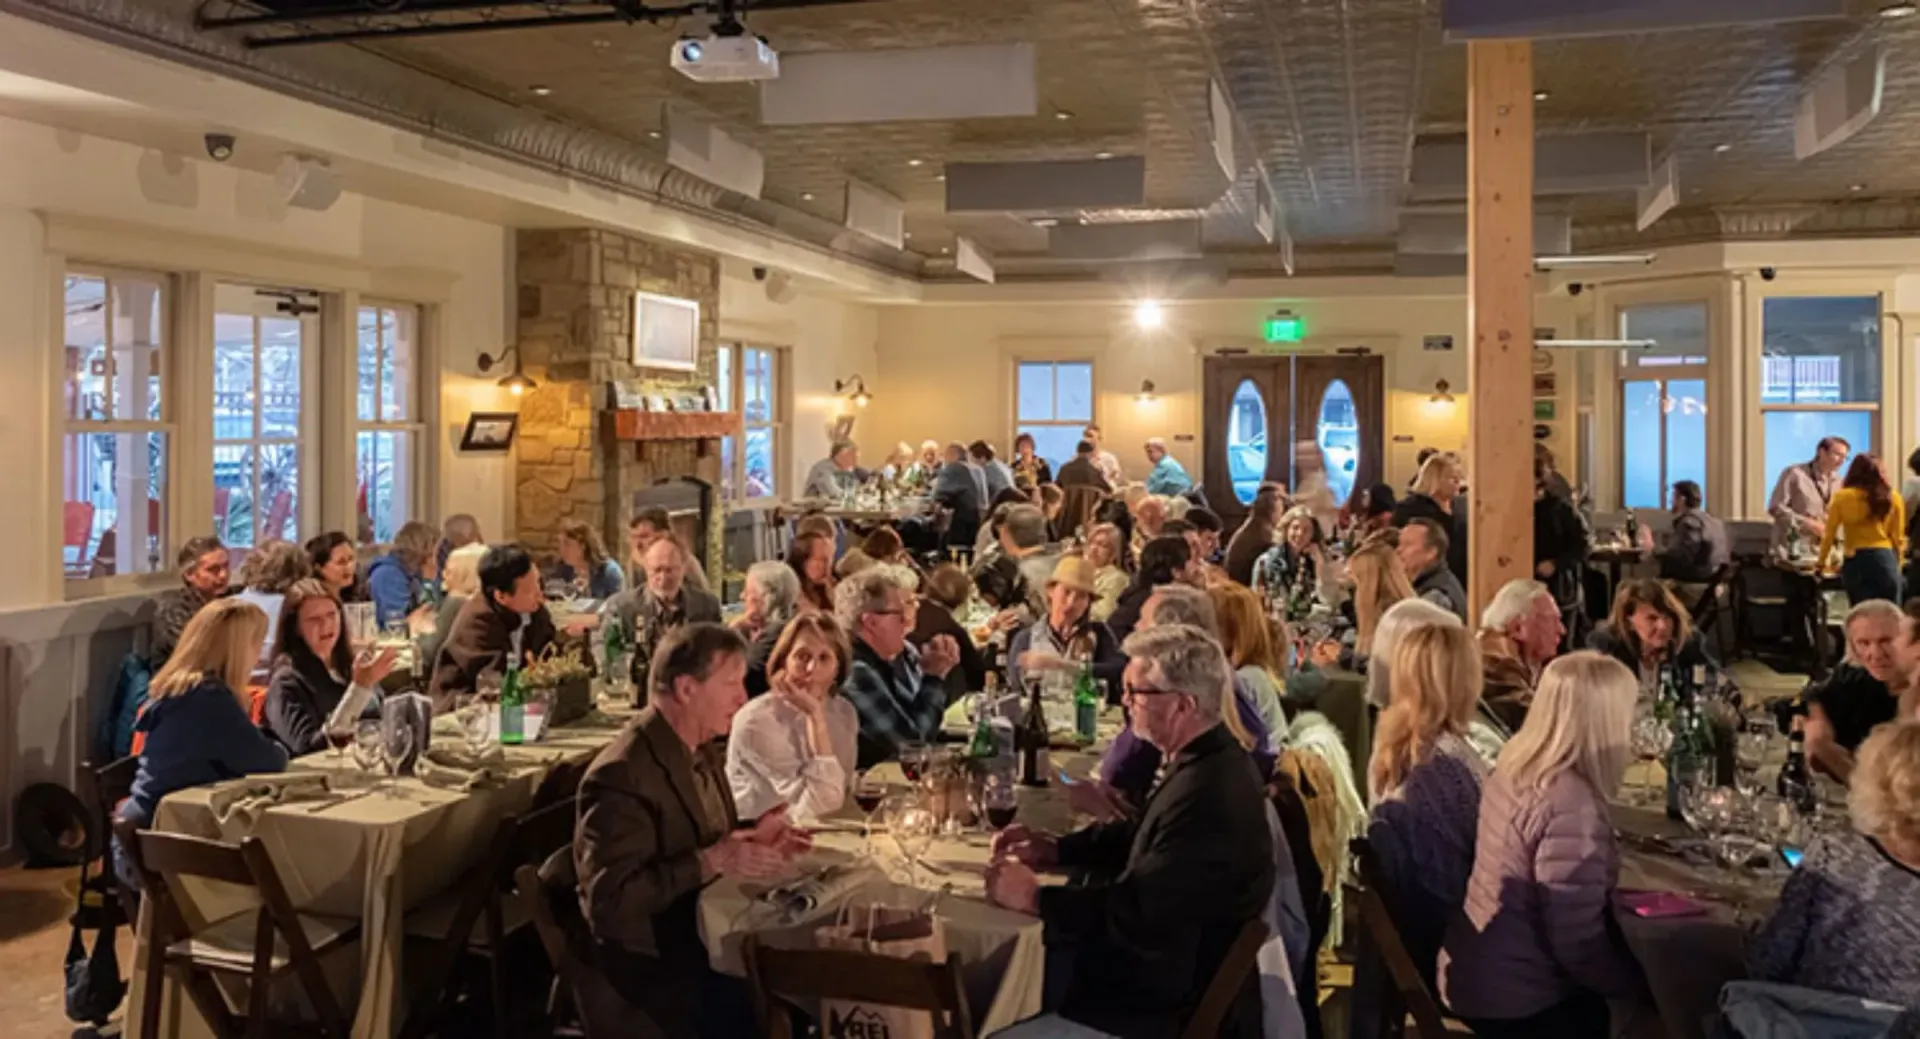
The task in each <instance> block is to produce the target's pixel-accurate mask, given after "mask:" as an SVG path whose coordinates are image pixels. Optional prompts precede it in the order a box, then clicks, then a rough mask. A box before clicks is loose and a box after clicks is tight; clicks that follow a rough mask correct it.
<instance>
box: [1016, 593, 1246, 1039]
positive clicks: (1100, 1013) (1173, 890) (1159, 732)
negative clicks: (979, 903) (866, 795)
mask: <svg viewBox="0 0 1920 1039" xmlns="http://www.w3.org/2000/svg"><path fill="white" fill-rule="evenodd" d="M1125 652H1126V654H1127V656H1128V657H1129V658H1131V659H1130V660H1129V662H1128V664H1127V669H1126V673H1125V687H1126V703H1127V707H1128V710H1129V713H1130V724H1131V725H1132V726H1133V728H1134V731H1135V732H1136V733H1137V734H1138V735H1139V736H1140V738H1142V739H1144V740H1146V741H1148V742H1149V743H1152V744H1153V745H1154V746H1156V747H1158V748H1159V749H1160V751H1161V753H1162V754H1163V755H1165V758H1166V760H1167V761H1168V762H1169V764H1168V765H1167V768H1166V773H1165V777H1164V778H1163V779H1162V780H1161V781H1160V784H1159V786H1157V787H1156V788H1155V789H1154V790H1153V792H1152V793H1151V794H1150V795H1149V796H1148V798H1147V801H1146V807H1145V809H1144V810H1143V811H1142V812H1141V815H1140V818H1139V819H1137V820H1121V821H1118V822H1111V823H1102V824H1098V825H1095V826H1091V827H1088V828H1086V829H1084V830H1081V831H1079V832H1077V833H1073V834H1069V835H1067V836H1064V837H1059V838H1054V837H1049V836H1045V835H1042V834H1038V833H1035V832H1033V831H1031V830H1029V829H1027V828H1026V827H1024V826H1018V825H1015V826H1009V827H1007V828H1006V829H1005V830H1003V831H1001V832H1000V834H999V835H997V836H996V837H995V838H994V863H993V865H992V866H991V867H989V869H988V872H987V896H988V898H989V899H991V900H992V901H993V902H994V903H996V904H998V905H1000V906H1003V907H1005V908H1007V909H1012V910H1015V911H1018V912H1023V913H1031V914H1034V915H1037V916H1039V917H1040V919H1041V921H1042V922H1043V923H1044V924H1045V926H1046V943H1047V948H1048V952H1049V956H1048V979H1047V988H1048V991H1049V993H1050V996H1049V1002H1050V1003H1051V1002H1055V1000H1054V999H1053V998H1052V995H1051V994H1052V993H1056V992H1057V993H1059V994H1060V998H1059V999H1058V1000H1057V1002H1058V1004H1059V1010H1060V1013H1061V1014H1062V1015H1063V1016H1065V1017H1068V1018H1070V1019H1072V1020H1074V1021H1077V1022H1080V1023H1081V1024H1085V1025H1088V1026H1090V1027H1094V1028H1098V1029H1100V1030H1102V1031H1105V1032H1108V1033H1110V1034H1113V1035H1118V1036H1123V1037H1135V1036H1139V1037H1146V1036H1162V1035H1165V1036H1172V1035H1176V1034H1178V1033H1179V1030H1180V1028H1181V1026H1182V1024H1183V1022H1184V1020H1185V1018H1186V1017H1187V1016H1189V1015H1190V1014H1191V1013H1192V1012H1193V1009H1194V1007H1195V1005H1196V1004H1197V1003H1198V1002H1199V1000H1200V997H1201V994H1202V993H1203V992H1205V990H1206V987H1207V984H1208V983H1209V982H1210V981H1211V980H1212V979H1213V976H1214V974H1215V973H1216V972H1217V971H1218V969H1219V967H1220V963H1221V961H1222V959H1223V958H1224V957H1225V955H1226V952H1227V948H1228V947H1229V946H1230V945H1232V944H1233V941H1234V939H1235V938H1236V937H1237V936H1238V935H1239V934H1240V932H1241V930H1242V929H1243V928H1245V926H1246V925H1247V923H1248V922H1249V921H1252V920H1255V919H1259V918H1260V917H1261V916H1262V915H1263V914H1264V913H1265V911H1266V908H1267V902H1268V899H1269V897H1270V896H1271V895H1272V892H1273V884H1274V855H1273V840H1272V835H1271V832H1270V831H1269V829H1268V823H1267V804H1266V800H1265V793H1264V790H1263V789H1262V786H1261V782H1260V776H1259V773H1258V772H1257V771H1256V769H1255V768H1254V765H1253V761H1252V759H1251V758H1249V757H1248V756H1247V753H1246V751H1245V750H1243V749H1241V747H1240V744H1239V743H1238V742H1237V741H1236V740H1235V739H1234V738H1233V735H1232V734H1231V733H1230V732H1228V731H1227V728H1226V726H1225V725H1224V724H1223V723H1222V722H1221V711H1222V709H1223V706H1222V704H1223V701H1224V699H1225V697H1226V696H1228V695H1231V694H1230V693H1229V690H1230V689H1231V688H1232V684H1231V683H1232V669H1231V668H1230V666H1229V665H1228V663H1227V658H1226V655H1225V654H1224V653H1222V652H1221V650H1220V646H1219V644H1218V643H1216V642H1214V641H1213V640H1212V639H1211V638H1209V637H1208V636H1207V635H1206V634H1205V633H1204V632H1202V631H1200V630H1199V629H1198V628H1193V627H1189V626H1186V625H1171V626H1166V627H1157V628H1153V629H1151V630H1148V631H1142V632H1140V633H1139V634H1137V635H1134V636H1133V637H1132V638H1129V639H1128V640H1127V642H1126V646H1125ZM1226 709H1231V705H1227V707H1226ZM1052 868H1060V869H1069V870H1076V871H1082V872H1084V873H1085V874H1086V875H1087V876H1088V878H1089V880H1088V883H1086V884H1084V885H1077V886H1049V887H1045V888H1042V887H1041V886H1040V885H1039V880H1038V878H1037V876H1036V875H1035V873H1034V870H1036V869H1052ZM1249 982H1251V978H1250V979H1249ZM1242 997H1243V998H1241V999H1240V1000H1239V1001H1238V1002H1237V1003H1236V1004H1235V1006H1234V1009H1233V1010H1232V1011H1230V1012H1229V1014H1228V1016H1227V1018H1226V1020H1225V1022H1224V1023H1223V1025H1222V1027H1221V1030H1220V1033H1219V1034H1220V1035H1221V1036H1223V1037H1226V1036H1253V1035H1257V1034H1259V1030H1260V1021H1261V1018H1260V1001H1259V998H1258V992H1257V989H1255V988H1254V987H1252V985H1251V984H1249V986H1248V988H1246V989H1245V990H1243V992H1242Z"/></svg>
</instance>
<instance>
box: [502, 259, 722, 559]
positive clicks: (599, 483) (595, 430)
mask: <svg viewBox="0 0 1920 1039" xmlns="http://www.w3.org/2000/svg"><path fill="white" fill-rule="evenodd" d="M517 252H518V267H517V278H518V282H519V288H518V306H519V348H520V356H521V359H522V364H523V365H524V367H525V371H526V373H527V375H528V376H530V377H532V378H533V380H534V381H535V382H537V383H538V384H539V386H538V388H537V389H534V390H533V391H531V392H529V393H527V394H526V395H525V396H523V397H522V398H521V400H520V433H519V439H518V446H517V447H516V449H515V473H514V490H515V493H514V528H515V536H516V537H518V538H519V539H520V540H521V541H522V542H523V543H525V544H526V545H527V546H528V547H529V548H530V549H533V550H534V551H535V552H536V553H540V552H551V551H554V550H555V549H556V548H557V545H556V541H557V539H558V536H559V531H560V528H561V526H563V525H564V524H567V523H572V522H576V521H579V522H587V523H592V524H594V525H595V526H597V527H598V528H599V530H600V532H601V536H602V537H604V538H605V539H606V540H607V549H608V551H609V552H610V553H612V554H613V555H614V556H615V557H616V558H619V559H621V560H624V559H625V558H626V548H625V545H626V530H627V516H628V513H629V512H630V511H631V508H632V502H633V494H634V492H635V491H637V490H640V489H641V488H643V487H647V486H650V485H652V484H653V483H655V482H657V481H658V480H660V479H664V478H668V477H678V476H693V477H697V478H699V479H701V480H704V481H706V482H707V483H708V484H710V485H711V486H712V487H713V489H714V492H713V509H712V514H711V516H710V517H709V519H710V522H709V524H708V530H707V532H706V539H707V551H706V554H707V559H708V560H709V571H710V572H712V573H713V578H714V580H715V582H716V588H715V590H716V591H718V590H719V589H718V587H717V582H718V581H719V574H718V572H717V571H714V567H715V566H717V564H718V561H719V560H720V559H721V549H720V535H721V531H722V530H723V529H724V527H725V514H724V510H723V508H722V503H721V501H720V442H719V441H718V440H702V441H692V440H657V441H644V442H637V443H636V442H630V441H628V442H623V441H618V440H615V439H614V436H613V411H612V408H611V402H610V401H609V400H608V399H607V388H606V387H607V382H608V380H610V379H618V380H621V381H624V382H633V383H637V384H639V385H640V387H641V391H642V392H643V393H662V394H672V393H674V392H676V391H684V390H686V389H688V388H694V389H697V388H699V387H702V386H715V387H716V389H717V386H716V383H715V374H714V368H715V354H716V349H717V343H716V332H715V329H716V328H717V327H718V324H719V309H720V262H719V260H718V259H717V258H716V257H713V256H709V255H706V254H703V253H696V252H689V251H687V250H683V249H675V248H670V247H668V246H665V245H661V244H659V243H656V242H651V241H648V240H646V239H642V238H635V237H632V236H629V235H623V234H618V233H615V232H612V231H603V230H599V229H594V228H578V229H566V230H524V231H520V232H518V249H517ZM635 291H645V292H652V293H657V294H659V295H662V296H673V297H676V298H679V299H690V300H694V301H696V302H698V303H699V304H700V357H699V370H698V371H695V372H675V371H668V370H662V369H654V368H644V369H643V368H637V367H635V366H634V365H633V363H632V360H631V358H632V356H633V344H632V327H633V293H634V292H635Z"/></svg>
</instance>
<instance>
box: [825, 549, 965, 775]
mask: <svg viewBox="0 0 1920 1039" xmlns="http://www.w3.org/2000/svg"><path fill="white" fill-rule="evenodd" d="M890 569H891V568H879V567H877V568H874V569H871V570H862V571H861V572H859V573H857V574H855V575H853V576H852V577H849V578H847V579H846V580H843V581H841V582H840V584H839V586H838V587H837V588H835V589H834V590H833V613H834V617H835V619H837V620H839V622H840V626H841V628H843V629H844V630H845V631H847V632H848V633H849V634H851V635H852V636H853V666H852V668H850V669H849V670H848V672H847V681H846V685H845V687H844V691H845V693H846V696H847V701H848V702H849V703H851V704H853V709H854V713H856V714H858V715H859V716H860V755H859V767H860V768H869V767H871V766H873V765H874V764H876V763H878V762H881V761H890V760H892V759H894V758H897V757H899V756H900V747H901V746H902V745H903V744H907V743H914V742H918V741H921V740H926V739H930V738H932V736H933V733H934V730H936V729H938V728H939V727H940V716H941V714H942V713H944V712H945V711H946V709H947V686H946V681H945V680H946V677H947V672H949V671H951V670H953V668H954V666H955V665H956V664H958V663H959V662H960V646H959V644H958V643H956V642H955V641H954V639H953V636H951V635H935V636H934V637H933V638H932V640H931V641H929V642H928V643H927V648H926V651H925V652H921V651H919V650H916V649H914V648H913V646H911V645H910V644H908V642H907V633H908V632H909V631H911V630H912V629H913V618H912V617H911V616H909V614H908V611H907V597H906V594H905V592H904V591H903V590H902V589H901V587H900V584H899V582H898V581H897V580H896V579H895V578H894V576H893V575H892V574H891V573H890V572H889V570H890Z"/></svg>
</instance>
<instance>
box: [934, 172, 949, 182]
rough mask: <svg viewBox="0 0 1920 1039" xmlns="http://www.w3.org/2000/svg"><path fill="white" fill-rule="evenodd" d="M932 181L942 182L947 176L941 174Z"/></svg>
mask: <svg viewBox="0 0 1920 1039" xmlns="http://www.w3.org/2000/svg"><path fill="white" fill-rule="evenodd" d="M933 179H934V180H940V181H944V180H946V179H947V175H946V174H944V173H942V174H940V175H939V176H938V177H935V178H933Z"/></svg>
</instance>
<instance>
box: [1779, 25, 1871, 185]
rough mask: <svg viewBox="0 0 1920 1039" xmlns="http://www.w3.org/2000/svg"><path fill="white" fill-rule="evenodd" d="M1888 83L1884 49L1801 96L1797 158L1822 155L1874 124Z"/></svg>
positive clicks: (1796, 125) (1795, 125)
mask: <svg viewBox="0 0 1920 1039" xmlns="http://www.w3.org/2000/svg"><path fill="white" fill-rule="evenodd" d="M1886 82H1887V52H1886V50H1885V49H1884V48H1881V47H1875V48H1873V49H1872V50H1870V51H1868V52H1867V53H1865V54H1862V55H1860V56H1859V57H1857V58H1855V59H1853V60H1852V61H1849V62H1847V63H1846V64H1844V65H1841V66H1839V67H1837V68H1833V69H1829V70H1827V74H1826V75H1824V76H1821V77H1820V78H1819V79H1818V80H1816V81H1815V82H1814V83H1813V84H1812V85H1811V86H1809V87H1808V88H1807V89H1806V91H1805V92H1804V93H1802V94H1801V95H1800V105H1799V108H1798V109H1797V110H1795V112H1794V116H1793V157H1794V158H1796V159H1805V158H1809V157H1811V156H1814V155H1818V154H1820V153H1821V152H1823V151H1826V150H1827V149H1828V148H1831V147H1833V146H1834V145H1836V144H1839V143H1840V142H1842V141H1844V140H1846V139H1847V138H1849V137H1852V136H1853V135H1854V134H1857V133H1859V132H1860V131H1861V130H1862V129H1864V128H1865V127H1866V125H1867V124H1868V123H1870V122H1873V117H1874V116H1877V115H1879V114H1880V99H1881V95H1882V93H1884V91H1885V89H1886Z"/></svg>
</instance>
